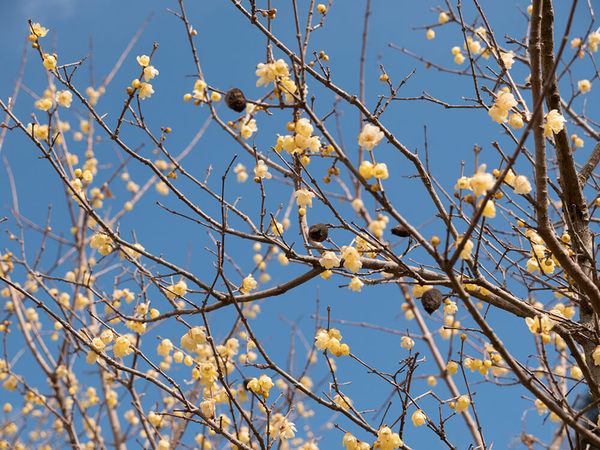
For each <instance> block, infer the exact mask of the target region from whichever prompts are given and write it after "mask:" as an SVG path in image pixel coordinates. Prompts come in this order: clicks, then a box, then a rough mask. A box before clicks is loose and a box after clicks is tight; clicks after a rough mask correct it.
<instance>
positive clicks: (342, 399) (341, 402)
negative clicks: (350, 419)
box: [333, 394, 352, 411]
mask: <svg viewBox="0 0 600 450" xmlns="http://www.w3.org/2000/svg"><path fill="white" fill-rule="evenodd" d="M333 402H334V403H335V404H336V405H338V406H340V407H341V408H343V409H344V410H346V411H348V410H349V409H350V407H351V406H352V400H351V399H349V398H348V397H346V396H345V395H340V394H336V396H335V397H333Z"/></svg>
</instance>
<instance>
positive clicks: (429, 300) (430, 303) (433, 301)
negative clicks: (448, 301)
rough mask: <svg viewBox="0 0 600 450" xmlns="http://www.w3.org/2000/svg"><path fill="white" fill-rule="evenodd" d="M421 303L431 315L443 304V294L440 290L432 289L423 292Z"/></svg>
mask: <svg viewBox="0 0 600 450" xmlns="http://www.w3.org/2000/svg"><path fill="white" fill-rule="evenodd" d="M421 303H422V304H423V309H424V310H425V311H427V313H428V314H430V315H431V314H432V313H433V312H435V311H437V309H438V308H439V307H440V305H441V304H442V293H441V292H440V290H439V289H436V288H431V289H429V290H427V291H425V292H423V295H422V296H421Z"/></svg>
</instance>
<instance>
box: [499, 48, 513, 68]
mask: <svg viewBox="0 0 600 450" xmlns="http://www.w3.org/2000/svg"><path fill="white" fill-rule="evenodd" d="M500 58H501V59H502V62H503V63H504V66H505V67H506V68H507V69H510V68H512V65H513V63H514V59H515V55H514V53H513V52H512V51H510V52H508V53H504V52H501V53H500Z"/></svg>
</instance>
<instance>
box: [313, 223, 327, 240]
mask: <svg viewBox="0 0 600 450" xmlns="http://www.w3.org/2000/svg"><path fill="white" fill-rule="evenodd" d="M328 234H329V229H328V225H327V224H326V223H315V224H314V225H311V227H310V228H309V229H308V237H309V239H310V240H311V241H315V242H323V241H324V240H325V239H327V236H328Z"/></svg>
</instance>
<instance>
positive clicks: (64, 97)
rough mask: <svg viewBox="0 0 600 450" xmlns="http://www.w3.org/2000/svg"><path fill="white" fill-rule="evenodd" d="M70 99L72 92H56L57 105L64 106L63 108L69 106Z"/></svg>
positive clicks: (71, 98) (71, 99)
mask: <svg viewBox="0 0 600 450" xmlns="http://www.w3.org/2000/svg"><path fill="white" fill-rule="evenodd" d="M72 101H73V94H71V92H69V91H58V92H57V93H56V103H58V106H64V107H65V108H70V107H71V102H72Z"/></svg>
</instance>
